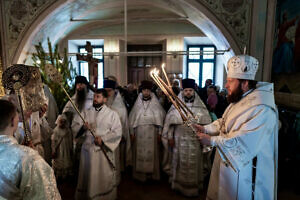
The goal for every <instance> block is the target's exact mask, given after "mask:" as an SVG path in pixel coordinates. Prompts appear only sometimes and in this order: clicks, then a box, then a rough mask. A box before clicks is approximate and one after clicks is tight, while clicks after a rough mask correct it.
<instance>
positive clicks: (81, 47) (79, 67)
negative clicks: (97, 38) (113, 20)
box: [78, 45, 104, 80]
mask: <svg viewBox="0 0 300 200" xmlns="http://www.w3.org/2000/svg"><path fill="white" fill-rule="evenodd" d="M85 46H86V45H80V46H78V53H80V49H85ZM92 48H93V52H94V49H95V48H102V53H103V52H104V45H92ZM93 56H94V55H93ZM98 59H99V58H98ZM99 60H100V62H99V63H102V66H103V68H102V74H103V77H102V79H103V80H104V55H103V54H102V59H99ZM81 63H84V61H78V72H79V73H78V74H79V75H81ZM98 70H99V68H98ZM86 78H87V79H88V80H89V77H86Z"/></svg>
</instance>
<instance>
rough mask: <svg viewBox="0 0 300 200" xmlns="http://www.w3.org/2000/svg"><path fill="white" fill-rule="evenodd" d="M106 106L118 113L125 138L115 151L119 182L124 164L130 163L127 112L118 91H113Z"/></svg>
mask: <svg viewBox="0 0 300 200" xmlns="http://www.w3.org/2000/svg"><path fill="white" fill-rule="evenodd" d="M107 106H108V107H109V108H111V109H112V110H114V111H116V112H117V113H118V115H119V117H120V120H121V124H122V137H123V139H124V140H125V141H122V142H121V143H120V145H119V149H118V150H116V151H115V153H116V155H115V156H116V160H117V162H116V168H117V172H118V173H117V180H118V181H117V183H118V184H119V183H120V182H121V171H124V169H125V166H127V165H131V162H132V154H131V142H130V138H129V122H128V114H127V109H126V106H125V104H124V101H123V98H122V96H121V94H120V92H118V91H116V93H115V98H114V100H113V102H112V105H107Z"/></svg>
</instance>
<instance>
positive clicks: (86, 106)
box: [62, 90, 94, 138]
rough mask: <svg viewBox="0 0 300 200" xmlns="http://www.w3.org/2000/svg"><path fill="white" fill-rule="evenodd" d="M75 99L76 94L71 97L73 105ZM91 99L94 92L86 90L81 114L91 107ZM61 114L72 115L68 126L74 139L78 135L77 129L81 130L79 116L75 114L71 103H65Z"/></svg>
mask: <svg viewBox="0 0 300 200" xmlns="http://www.w3.org/2000/svg"><path fill="white" fill-rule="evenodd" d="M75 98H76V94H75V95H74V96H73V97H72V101H73V102H74V103H75ZM93 99H94V92H93V91H91V90H88V93H87V95H86V99H85V102H84V106H83V108H82V111H81V114H82V113H83V111H85V110H87V109H89V108H90V107H92V106H93ZM75 104H76V103H75ZM62 113H72V115H73V116H72V122H71V123H70V124H71V129H72V134H73V137H74V138H75V137H76V134H77V133H78V131H79V129H80V128H81V124H82V123H81V122H82V119H81V118H80V116H79V114H78V113H77V112H76V110H75V108H74V107H73V105H72V103H71V101H68V102H67V104H66V105H65V107H64V109H63V112H62Z"/></svg>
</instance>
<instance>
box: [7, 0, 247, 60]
mask: <svg viewBox="0 0 300 200" xmlns="http://www.w3.org/2000/svg"><path fill="white" fill-rule="evenodd" d="M74 1H75V0H58V1H56V2H55V3H53V4H52V5H51V6H49V8H47V9H46V10H45V11H44V12H43V13H41V14H40V15H39V16H38V17H37V18H36V19H35V20H34V22H33V23H32V24H31V26H30V27H29V28H28V30H26V31H25V32H24V34H23V35H22V36H21V37H22V39H21V40H20V43H19V44H18V46H17V48H16V51H15V53H14V56H13V59H12V63H22V62H23V60H24V59H25V58H27V56H28V55H27V54H28V52H29V50H30V47H32V41H33V39H34V38H36V37H38V36H40V37H42V36H41V33H39V31H40V29H41V28H42V27H43V26H44V25H45V24H48V23H49V21H50V20H51V17H52V16H55V15H56V14H58V12H59V11H61V10H63V9H65V8H70V7H71V6H72V3H74ZM134 2H135V1H134ZM136 2H138V1H136ZM139 2H141V1H139ZM145 2H146V1H145ZM159 2H161V3H159ZM147 3H148V4H152V5H153V6H156V7H160V8H164V9H166V10H169V11H172V12H176V10H174V8H171V7H168V6H167V5H166V4H164V3H162V1H150V2H149V1H147ZM176 4H177V5H178V6H180V7H181V9H183V10H184V11H185V13H186V14H187V15H188V20H189V21H190V22H191V23H193V24H194V25H195V26H197V27H198V28H199V29H200V30H201V31H202V32H203V33H204V34H205V35H207V36H208V37H209V38H210V39H211V40H212V42H213V43H214V44H215V45H216V46H217V48H219V49H227V48H229V47H231V49H232V51H230V52H229V53H227V54H226V55H225V56H224V57H225V58H226V59H228V58H229V57H230V56H232V55H234V54H239V53H241V52H240V50H239V47H238V44H237V42H236V41H235V40H234V37H233V36H232V35H231V34H230V32H229V31H228V30H227V28H226V26H224V25H223V24H222V23H221V22H220V21H219V20H218V19H217V18H216V16H215V15H214V13H213V12H211V11H210V10H209V9H208V8H207V7H206V6H205V5H203V4H201V3H200V2H199V1H196V0H177V1H176ZM68 17H69V16H68ZM70 23H71V22H69V23H68V24H70ZM64 28H65V29H64V30H61V31H59V32H58V33H57V34H56V35H55V38H56V39H57V40H59V39H60V38H63V36H64V35H66V32H67V28H68V27H67V26H65V27H64ZM67 34H68V33H67ZM43 39H46V38H45V37H44V38H43ZM55 42H56V41H54V43H55Z"/></svg>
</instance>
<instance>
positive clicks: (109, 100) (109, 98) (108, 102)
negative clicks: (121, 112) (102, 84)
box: [106, 95, 115, 107]
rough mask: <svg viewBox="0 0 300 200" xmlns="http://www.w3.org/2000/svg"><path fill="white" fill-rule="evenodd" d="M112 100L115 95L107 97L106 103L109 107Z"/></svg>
mask: <svg viewBox="0 0 300 200" xmlns="http://www.w3.org/2000/svg"><path fill="white" fill-rule="evenodd" d="M114 100H115V95H112V96H110V97H108V98H107V102H106V105H107V106H109V107H110V106H111V105H112V104H113V102H114Z"/></svg>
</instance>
